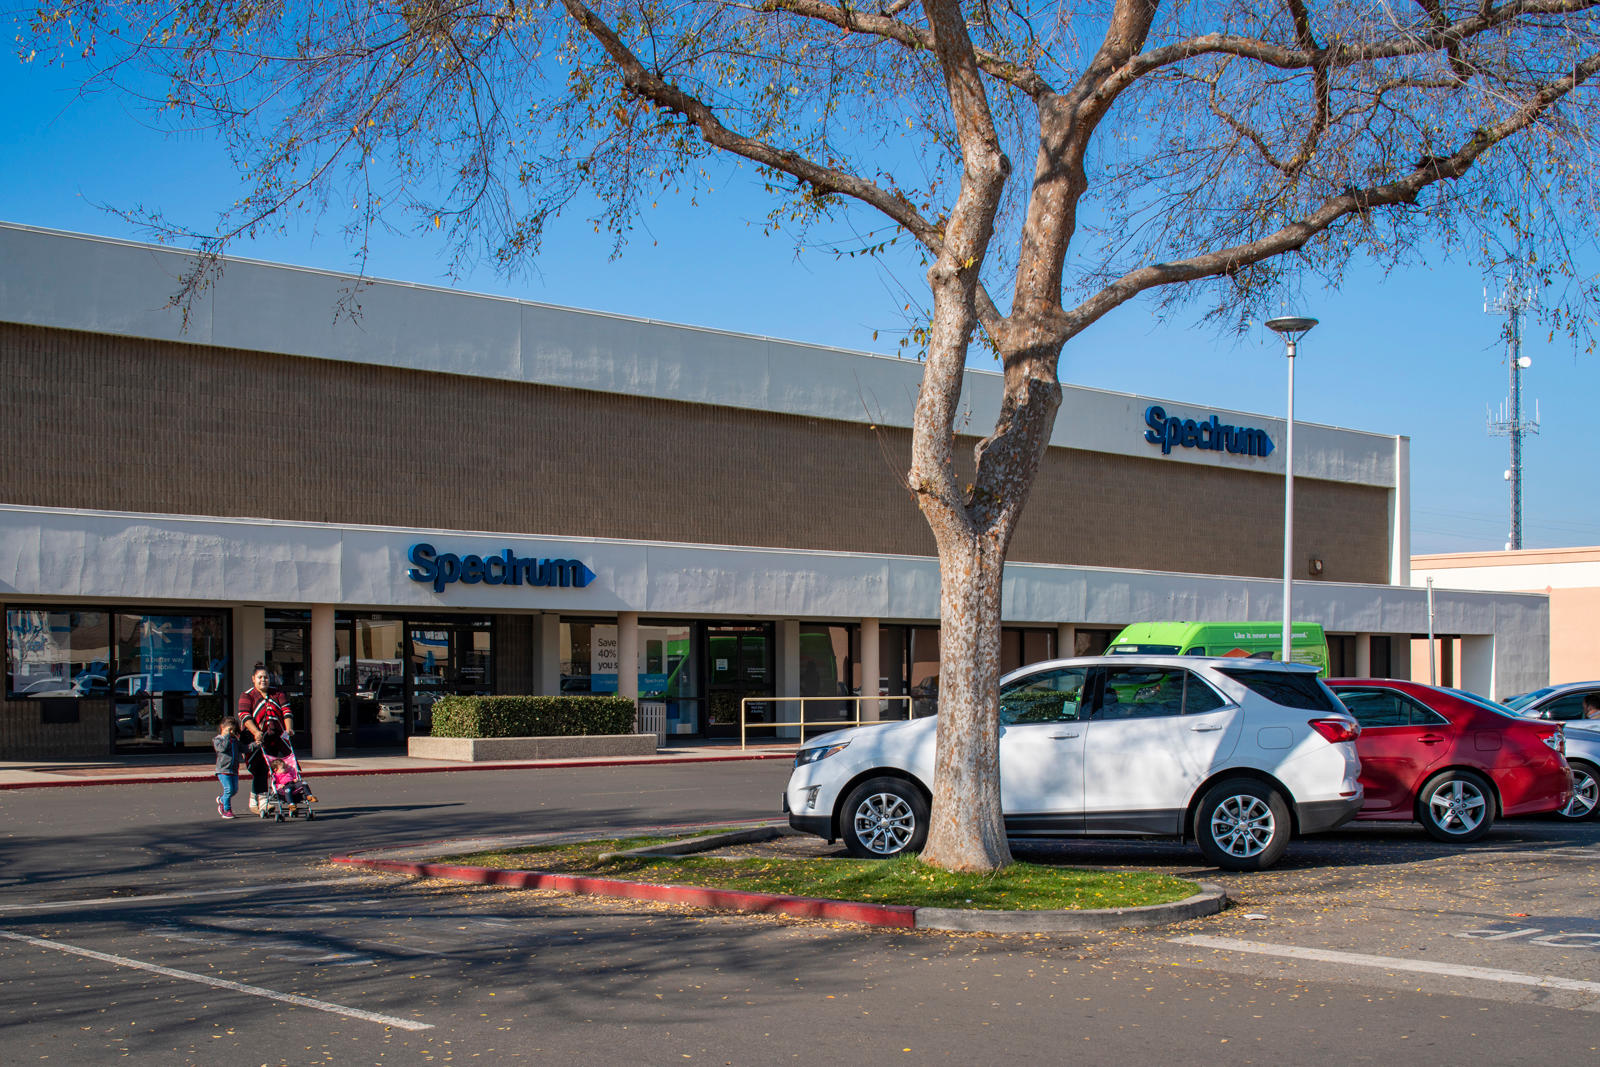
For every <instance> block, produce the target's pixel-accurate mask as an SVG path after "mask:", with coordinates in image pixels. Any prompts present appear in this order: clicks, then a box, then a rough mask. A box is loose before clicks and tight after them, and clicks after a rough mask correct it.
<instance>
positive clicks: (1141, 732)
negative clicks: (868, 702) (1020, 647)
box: [783, 656, 1362, 870]
mask: <svg viewBox="0 0 1600 1067" xmlns="http://www.w3.org/2000/svg"><path fill="white" fill-rule="evenodd" d="M936 725H937V720H936V719H932V718H928V719H914V720H911V721H909V722H897V723H887V724H883V725H873V726H861V727H856V728H854V729H849V730H840V731H837V732H834V733H830V734H827V735H824V736H822V737H818V738H815V739H813V740H810V741H807V742H805V743H804V744H803V745H802V746H801V749H800V752H799V754H798V755H797V756H796V757H795V765H794V772H793V774H791V775H790V777H789V786H788V789H787V790H786V791H785V793H784V798H783V806H784V810H785V812H787V813H788V815H789V824H790V825H791V826H793V827H794V828H795V829H798V830H802V831H804V832H806V833H812V834H816V835H818V836H819V837H823V838H826V839H827V840H828V841H830V842H831V841H834V840H837V839H839V838H843V839H844V843H845V846H846V847H847V848H848V849H849V850H850V852H851V853H852V854H854V855H857V856H867V857H873V856H876V857H887V856H893V855H896V854H898V853H901V852H907V851H910V852H915V851H918V850H920V849H921V848H922V845H923V842H924V841H925V840H926V839H927V834H928V806H929V798H930V796H931V795H932V792H931V789H930V786H931V784H932V782H933V767H934V738H935V729H936ZM1360 730H1361V728H1360V726H1359V725H1357V723H1356V721H1355V719H1354V718H1352V717H1351V715H1350V714H1349V712H1347V711H1346V710H1345V708H1344V705H1342V704H1340V703H1339V701H1338V699H1337V698H1336V697H1335V696H1334V695H1333V693H1332V692H1331V691H1330V690H1329V689H1328V687H1327V686H1325V685H1323V684H1322V682H1321V681H1319V680H1318V678H1317V675H1316V671H1315V670H1314V669H1313V668H1310V667H1305V666H1302V665H1300V664H1283V663H1276V662H1272V661H1268V660H1255V659H1211V658H1202V657H1196V656H1181V657H1180V656H1099V657H1089V658H1080V659H1066V660H1053V661H1050V662H1047V663H1035V664H1032V665H1030V666H1027V667H1024V668H1022V669H1021V670H1018V671H1013V672H1011V673H1010V674H1008V675H1006V676H1005V677H1004V678H1002V679H1001V680H1000V803H1001V808H1002V810H1003V812H1004V815H1005V823H1006V832H1007V834H1008V835H1009V836H1012V837H1059V836H1074V835H1084V834H1101V835H1107V834H1160V835H1166V836H1175V837H1180V838H1188V837H1193V838H1194V840H1195V841H1196V842H1197V843H1198V844H1199V846H1200V851H1201V852H1203V853H1205V856H1206V859H1207V860H1209V861H1210V862H1212V863H1214V864H1216V865H1217V866H1218V867H1223V868H1227V869H1229V870H1263V869H1265V868H1267V867H1270V866H1272V865H1273V864H1274V863H1276V862H1277V861H1278V859H1279V858H1280V857H1281V856H1282V855H1283V852H1284V849H1285V848H1287V847H1288V844H1289V838H1290V836H1291V835H1293V834H1309V833H1316V832H1318V831H1322V830H1332V829H1334V828H1335V827H1337V826H1340V825H1342V824H1343V823H1345V822H1347V821H1348V820H1349V819H1351V818H1353V817H1354V816H1355V814H1356V812H1358V811H1360V810H1361V801H1362V790H1361V783H1360V780H1359V775H1360V771H1361V764H1360V761H1359V760H1358V759H1357V757H1356V746H1355V739H1356V735H1357V734H1358V733H1360Z"/></svg>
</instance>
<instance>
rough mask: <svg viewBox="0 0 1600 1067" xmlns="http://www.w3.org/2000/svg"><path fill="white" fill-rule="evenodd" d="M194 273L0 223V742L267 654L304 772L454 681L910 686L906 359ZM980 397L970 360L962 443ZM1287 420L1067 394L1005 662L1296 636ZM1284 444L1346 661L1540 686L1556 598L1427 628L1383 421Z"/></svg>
mask: <svg viewBox="0 0 1600 1067" xmlns="http://www.w3.org/2000/svg"><path fill="white" fill-rule="evenodd" d="M188 266H189V261H188V259H187V258H186V257H185V256H183V255H182V254H180V253H177V252H174V251H172V250H169V249H163V248H158V247H153V246H146V245H140V244H133V243H127V242H121V241H112V240H103V239H98V238H92V237H83V236H77V235H71V234H64V233H59V232H52V231H45V230H39V229H33V228H29V227H22V226H11V225H0V383H3V390H0V404H3V405H4V407H3V418H0V455H3V457H4V462H3V464H0V606H3V608H4V611H5V618H6V652H5V655H6V660H5V671H6V679H5V691H4V700H3V702H0V759H64V758H84V757H93V756H104V755H106V754H107V753H109V752H112V751H113V750H116V751H132V750H140V749H166V748H168V747H170V746H175V745H181V744H183V743H185V741H186V740H187V741H189V742H190V743H194V742H197V741H203V740H204V737H205V735H206V734H207V733H209V731H207V730H204V729H202V728H200V727H197V726H196V725H195V724H196V722H197V719H199V720H203V719H204V718H206V716H207V714H208V713H211V712H214V709H215V706H216V705H217V704H218V703H221V704H223V705H226V706H231V703H232V701H233V699H234V698H235V696H236V694H237V693H239V692H241V691H242V690H243V689H245V688H246V687H247V686H248V684H249V683H248V674H249V669H250V667H251V665H252V664H253V663H254V662H256V661H257V660H261V661H264V662H266V663H267V664H268V665H269V667H270V668H271V670H272V671H273V672H274V674H275V675H277V676H278V677H279V678H281V679H282V682H283V684H284V686H285V687H286V688H287V689H288V690H289V692H290V693H291V695H292V696H293V697H294V698H295V699H296V702H297V704H298V705H299V706H300V708H301V713H302V714H303V715H304V716H305V717H306V719H308V720H309V724H307V723H304V722H302V723H301V724H300V729H301V731H302V733H303V732H304V731H305V730H306V728H307V725H309V730H310V733H311V735H312V737H313V744H314V753H315V754H316V755H319V756H326V755H331V754H332V753H333V752H334V751H335V750H336V749H348V748H349V747H352V746H357V747H368V746H377V745H396V744H400V743H402V741H403V739H404V738H405V737H406V736H407V735H409V734H415V733H422V732H426V731H427V729H428V725H429V708H430V707H431V704H432V702H433V701H434V700H435V699H437V698H438V696H440V695H442V694H445V693H563V692H565V693H573V692H576V693H588V692H618V691H620V692H622V693H624V694H626V695H630V696H636V695H643V696H645V697H646V698H647V699H648V700H649V701H650V702H651V703H652V704H656V705H659V706H660V707H661V708H662V709H663V711H664V722H663V725H662V730H663V731H664V732H665V734H666V736H667V738H668V740H669V741H670V740H671V739H672V738H700V737H712V736H726V735H728V734H730V733H733V732H736V730H737V721H738V718H739V713H738V709H739V706H740V702H741V700H743V699H745V698H758V701H765V702H771V703H762V702H758V703H757V704H756V705H754V706H753V708H752V716H753V717H754V718H756V719H763V718H764V719H766V720H768V721H770V720H772V719H775V718H782V717H789V716H791V715H792V714H793V709H794V707H795V705H793V704H792V703H790V702H785V701H782V700H781V699H780V698H788V697H796V696H813V697H843V696H848V695H852V694H861V693H865V694H868V695H870V694H872V693H874V692H881V693H884V694H889V695H891V696H896V697H902V698H905V700H904V702H903V703H911V704H914V705H915V706H916V710H917V711H925V710H927V709H928V708H929V707H931V706H932V702H933V701H934V700H935V699H936V692H937V676H938V660H939V634H938V610H939V598H938V588H939V574H938V567H937V563H936V561H935V559H934V548H933V541H932V537H931V535H930V534H929V532H928V530H927V527H926V524H925V523H924V521H923V519H922V517H921V515H920V513H919V512H918V510H917V508H916V505H915V503H914V502H913V501H912V499H911V496H910V494H909V493H908V492H907V491H906V490H905V488H904V485H903V475H904V470H905V468H906V466H907V462H908V456H909V444H910V425H911V414H912V407H913V404H914V400H915V397H916V393H917V388H918V382H919V380H920V374H921V370H922V367H921V364H919V363H918V362H916V361H913V360H904V359H896V358H886V357H882V356H876V355H868V354H863V353H859V352H849V351H842V350H838V349H832V348H822V347H816V346H810V345H802V344H795V343H791V342H787V341H781V340H773V339H769V338H762V337H751V336H743V335H736V334H730V333H724V332H720V331H716V330H712V329H702V328H696V327H689V326H681V325H673V324H667V323H660V322H651V321H644V320H639V319H631V318H627V317H623V316H617V315H605V314H595V313H590V312H583V311H576V310H571V309H565V308H557V307H551V306H548V305H541V304H535V303H528V302H523V301H517V300H510V299H502V298H495V297H487V296H477V295H471V294H465V293H460V292H455V291H450V290H444V289H438V288H432V287H427V286H419V285H410V284H403V283H394V282H363V283H358V281H357V280H356V279H352V278H349V277H345V276H341V275H335V274H329V273H324V272H319V271H312V270H303V269H298V268H294V267H285V266H279V265H273V264H265V263H258V262H251V261H246V260H230V261H228V262H227V264H226V268H225V270H224V272H223V273H222V275H221V276H220V278H219V279H218V280H217V281H216V282H215V284H213V285H212V286H211V287H209V288H208V289H206V290H205V291H204V292H203V293H201V295H200V296H199V297H198V298H196V300H195V301H194V302H193V304H192V305H191V306H190V307H189V309H188V315H187V321H186V320H185V316H184V314H183V313H182V312H180V310H178V309H176V308H174V307H172V306H171V303H170V298H171V297H172V295H173V294H174V293H175V292H176V291H177V289H178V287H179V281H178V278H179V275H180V274H181V273H182V272H183V271H184V270H185V269H187V267H188ZM1152 393H1153V394H1158V393H1159V391H1158V390H1152ZM998 396H999V378H998V375H996V374H993V373H987V372H983V371H972V372H969V374H968V376H967V381H966V384H965V395H964V401H963V404H964V408H965V409H967V410H969V411H970V412H971V413H972V414H971V428H972V430H974V431H976V432H982V431H983V430H984V429H985V428H986V426H987V425H988V423H989V422H990V421H991V420H992V418H993V413H994V411H995V410H996V407H997V403H998V399H997V398H998ZM1283 429H1284V427H1283V423H1282V420H1281V419H1278V418H1274V417H1270V416H1266V415H1256V414H1249V413H1244V412H1237V411H1225V410H1217V409H1213V408H1208V407H1205V406H1203V405H1196V404H1189V403H1185V402H1184V401H1183V400H1182V399H1181V398H1172V397H1165V396H1160V395H1151V396H1147V397H1146V396H1129V395H1125V394H1119V393H1110V392H1104V391H1097V390H1092V389H1082V388H1071V387H1069V388H1067V389H1066V390H1065V395H1064V399H1063V403H1062V407H1061V411H1060V415H1059V417H1058V419H1057V423H1056V428H1055V432H1054V435H1053V438H1052V442H1051V447H1050V449H1049V452H1048V454H1047V456H1046V457H1045V460H1044V462H1043V465H1042V467H1041V469H1040V472H1039V476H1038V481H1037V484H1036V486H1035V489H1034V491H1033V495H1032V497H1031V498H1030V500H1029V503H1028V506H1027V509H1026V512H1025V514H1024V516H1023V518H1022V520H1021V524H1020V526H1019V528H1018V530H1017V533H1016V537H1015V539H1014V541H1013V545H1012V549H1011V554H1010V560H1011V562H1010V563H1009V564H1008V566H1007V569H1006V578H1005V588H1004V619H1005V623H1004V625H1005V632H1004V656H1005V666H1007V667H1015V666H1018V665H1021V664H1023V663H1027V662H1032V661H1036V660H1040V659H1045V658H1049V657H1054V656H1057V655H1067V654H1073V653H1094V652H1098V651H1100V650H1101V649H1103V648H1104V647H1105V645H1106V643H1107V641H1109V639H1110V638H1111V637H1112V635H1113V634H1115V633H1116V631H1117V630H1119V629H1120V628H1121V627H1122V626H1124V625H1126V624H1128V623H1131V622H1140V621H1154V620H1171V619H1193V620H1259V619H1275V618H1278V617H1279V616H1280V611H1281V607H1280V605H1281V599H1280V593H1281V584H1280V583H1281V575H1282V566H1283V550H1282V540H1281V539H1282V535H1283V495H1284V494H1283V491H1284V484H1283V474H1284V466H1283V460H1284V449H1283V448H1282V447H1280V446H1281V442H1282V433H1283ZM974 440H975V438H974ZM969 443H970V442H969ZM1295 445H1296V449H1295V472H1296V476H1295V502H1296V511H1295V525H1294V530H1295V537H1296V544H1295V546H1294V551H1293V556H1292V558H1293V560H1294V561H1295V564H1294V565H1295V568H1296V569H1297V573H1296V575H1295V577H1296V580H1297V584H1296V589H1295V603H1294V610H1295V615H1296V617H1297V618H1299V619H1303V620H1306V621H1311V622H1319V623H1321V624H1322V625H1323V627H1324V628H1325V629H1326V630H1327V631H1328V633H1329V635H1330V650H1331V653H1332V656H1333V673H1335V674H1358V675H1369V674H1370V675H1391V674H1394V675H1405V674H1407V673H1408V672H1409V671H1410V667H1411V664H1410V660H1411V656H1412V652H1411V639H1412V638H1413V637H1415V636H1417V635H1421V634H1426V633H1429V632H1436V633H1438V634H1448V635H1452V639H1453V640H1456V641H1458V642H1459V644H1458V645H1457V646H1455V647H1459V649H1460V681H1461V684H1464V685H1468V686H1470V687H1472V688H1476V689H1479V690H1482V691H1486V692H1493V693H1497V694H1503V693H1509V692H1515V691H1520V690H1524V689H1530V688H1533V687H1534V686H1535V685H1537V684H1540V683H1542V682H1543V681H1544V680H1545V675H1546V672H1547V669H1548V660H1549V614H1548V607H1547V600H1546V598H1545V597H1544V596H1542V595H1537V594H1528V593H1517V592H1465V591H1442V590H1441V591H1437V592H1436V593H1435V596H1434V604H1433V610H1434V618H1433V628H1432V630H1431V631H1430V628H1429V618H1428V606H1427V598H1426V594H1425V592H1424V591H1423V590H1421V589H1418V588H1414V587H1412V586H1411V585H1410V576H1409V566H1410V563H1409V561H1410V545H1409V534H1408V515H1409V485H1408V478H1409V463H1408V458H1407V448H1408V442H1407V439H1406V438H1405V437H1403V436H1385V435H1382V434H1376V433H1367V432H1360V431H1354V430H1345V429H1336V428H1333V427H1327V426H1316V425H1307V424H1299V423H1297V425H1296V430H1295ZM966 451H967V452H969V453H970V449H967V450H966ZM622 664H627V665H630V669H627V670H623V669H620V665H622ZM900 706H902V704H901V703H886V704H885V705H884V707H885V708H893V707H900ZM901 713H903V712H901Z"/></svg>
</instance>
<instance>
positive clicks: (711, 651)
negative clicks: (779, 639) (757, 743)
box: [704, 623, 774, 740]
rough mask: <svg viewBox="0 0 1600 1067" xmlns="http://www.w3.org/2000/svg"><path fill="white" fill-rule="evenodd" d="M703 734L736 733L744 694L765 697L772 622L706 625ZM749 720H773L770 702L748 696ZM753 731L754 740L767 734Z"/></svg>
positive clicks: (767, 694) (769, 691)
mask: <svg viewBox="0 0 1600 1067" xmlns="http://www.w3.org/2000/svg"><path fill="white" fill-rule="evenodd" d="M705 655H706V670H705V674H704V677H705V679H706V731H705V733H706V736H707V737H738V736H739V708H740V704H741V702H742V701H743V700H744V699H745V698H746V697H768V698H770V697H771V696H772V695H773V689H772V624H771V623H756V624H754V625H748V626H721V625H716V624H710V625H707V626H706V642H705ZM747 714H748V721H749V722H773V721H774V719H773V715H774V705H773V703H772V701H771V700H770V699H768V700H752V701H751V702H750V704H749V707H748V712H747ZM771 733H772V731H770V730H760V731H757V733H756V735H755V737H756V739H757V740H760V739H762V738H763V737H765V736H767V735H769V734H771Z"/></svg>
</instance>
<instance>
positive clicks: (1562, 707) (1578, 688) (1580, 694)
mask: <svg viewBox="0 0 1600 1067" xmlns="http://www.w3.org/2000/svg"><path fill="white" fill-rule="evenodd" d="M1590 693H1600V682H1565V683H1563V684H1561V685H1547V686H1545V687H1544V688H1543V689H1535V690H1534V691H1533V692H1531V693H1521V694H1519V695H1517V696H1514V697H1508V698H1507V699H1506V700H1505V701H1504V702H1503V703H1504V704H1505V705H1506V707H1508V708H1510V709H1511V710H1512V711H1515V712H1516V713H1517V714H1518V715H1526V716H1528V717H1529V718H1530V719H1550V720H1552V721H1554V722H1571V721H1572V720H1574V719H1581V718H1583V698H1584V697H1586V696H1588V695H1589V694H1590Z"/></svg>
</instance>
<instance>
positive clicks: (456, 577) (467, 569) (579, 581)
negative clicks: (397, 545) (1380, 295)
mask: <svg viewBox="0 0 1600 1067" xmlns="http://www.w3.org/2000/svg"><path fill="white" fill-rule="evenodd" d="M406 558H407V559H408V560H410V561H411V569H410V570H409V571H407V572H406V576H407V577H409V578H410V579H411V580H412V581H413V582H422V583H424V584H432V586H433V591H434V592H435V593H442V592H444V587H445V586H447V585H450V584H451V583H452V582H460V583H462V584H463V585H476V584H478V583H479V582H482V583H483V584H484V585H545V586H567V587H572V588H577V589H582V588H583V587H584V586H586V585H588V584H589V583H590V582H592V581H594V571H591V570H590V569H589V568H588V567H587V566H586V565H585V564H584V563H583V561H582V560H576V559H538V558H535V557H532V556H519V555H517V554H516V553H515V552H513V551H511V549H509V548H505V549H501V550H500V552H499V553H497V554H496V555H492V556H479V555H466V556H458V555H456V554H455V553H454V552H440V551H439V550H438V549H436V548H434V547H433V546H432V545H430V544H427V543H419V544H415V545H412V546H411V551H409V552H408V553H406Z"/></svg>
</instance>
